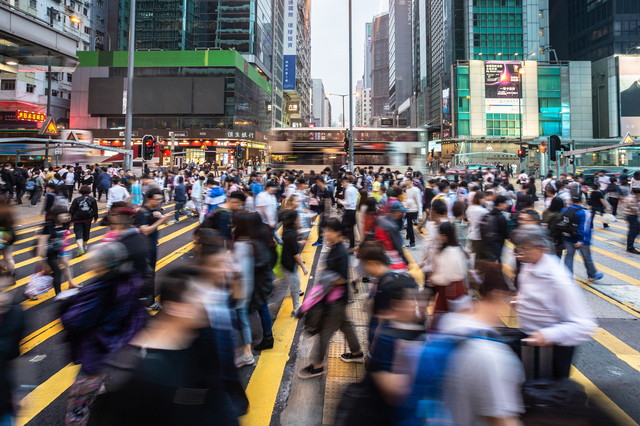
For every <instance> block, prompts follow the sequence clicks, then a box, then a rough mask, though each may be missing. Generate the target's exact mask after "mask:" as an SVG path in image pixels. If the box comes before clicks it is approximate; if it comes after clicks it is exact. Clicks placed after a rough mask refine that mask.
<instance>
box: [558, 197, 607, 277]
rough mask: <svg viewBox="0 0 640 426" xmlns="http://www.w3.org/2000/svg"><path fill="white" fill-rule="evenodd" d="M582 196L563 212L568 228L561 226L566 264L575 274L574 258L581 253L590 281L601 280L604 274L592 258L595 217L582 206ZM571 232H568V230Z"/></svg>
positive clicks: (575, 199)
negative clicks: (592, 234)
mask: <svg viewBox="0 0 640 426" xmlns="http://www.w3.org/2000/svg"><path fill="white" fill-rule="evenodd" d="M582 202H583V198H582V196H579V197H576V198H573V204H572V205H571V206H569V207H565V208H564V209H563V210H562V215H563V216H564V217H563V219H562V220H563V222H564V223H565V224H566V226H564V227H563V225H559V226H560V227H561V229H562V230H563V235H564V247H565V250H566V251H567V252H566V253H565V256H564V263H565V265H566V266H567V268H568V269H569V271H571V273H573V256H574V255H575V253H576V251H579V252H580V254H581V255H582V259H583V260H584V266H585V268H587V275H588V277H589V281H597V280H601V279H602V278H603V277H604V274H603V273H602V272H598V270H597V269H596V267H595V265H594V264H593V259H592V258H591V231H592V229H593V216H592V214H591V213H590V212H589V210H587V209H585V208H584V207H583V206H582ZM567 229H568V230H569V231H566V230H567Z"/></svg>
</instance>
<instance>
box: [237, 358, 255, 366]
mask: <svg viewBox="0 0 640 426" xmlns="http://www.w3.org/2000/svg"><path fill="white" fill-rule="evenodd" d="M255 363H256V359H255V358H254V357H253V355H249V356H244V355H242V356H239V357H238V358H236V361H235V364H236V367H237V368H240V367H244V366H245V365H253V364H255Z"/></svg>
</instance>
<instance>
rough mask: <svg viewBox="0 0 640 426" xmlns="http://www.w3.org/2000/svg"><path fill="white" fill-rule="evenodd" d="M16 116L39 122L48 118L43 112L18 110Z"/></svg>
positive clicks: (20, 118)
mask: <svg viewBox="0 0 640 426" xmlns="http://www.w3.org/2000/svg"><path fill="white" fill-rule="evenodd" d="M16 118H17V119H18V120H22V121H35V122H38V123H42V122H43V121H44V120H46V119H47V116H46V114H43V113H41V112H33V111H22V110H18V111H16Z"/></svg>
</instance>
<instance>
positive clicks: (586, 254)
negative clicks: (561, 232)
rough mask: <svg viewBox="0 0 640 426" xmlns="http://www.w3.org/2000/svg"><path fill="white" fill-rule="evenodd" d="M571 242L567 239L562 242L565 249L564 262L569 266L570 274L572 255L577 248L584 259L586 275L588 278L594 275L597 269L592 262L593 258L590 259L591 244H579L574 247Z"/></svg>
mask: <svg viewBox="0 0 640 426" xmlns="http://www.w3.org/2000/svg"><path fill="white" fill-rule="evenodd" d="M573 244H574V243H571V242H569V241H565V242H564V248H565V249H566V250H567V252H566V253H565V255H564V264H565V265H566V266H567V268H569V270H570V271H571V274H573V255H574V254H575V253H576V250H578V251H579V252H580V254H581V255H582V259H583V260H584V266H585V267H586V268H587V275H588V276H589V278H593V277H595V276H596V274H597V273H598V271H597V270H596V266H595V265H594V264H593V259H591V246H585V245H581V246H580V247H578V248H576V247H575V246H574V245H573Z"/></svg>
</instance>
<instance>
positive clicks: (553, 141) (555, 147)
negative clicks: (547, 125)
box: [549, 135, 560, 161]
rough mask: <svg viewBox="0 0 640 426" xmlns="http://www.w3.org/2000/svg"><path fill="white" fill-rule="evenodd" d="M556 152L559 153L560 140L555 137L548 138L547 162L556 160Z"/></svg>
mask: <svg viewBox="0 0 640 426" xmlns="http://www.w3.org/2000/svg"><path fill="white" fill-rule="evenodd" d="M558 151H560V138H559V137H558V136H557V135H552V136H550V137H549V160H551V161H557V160H558Z"/></svg>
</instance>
